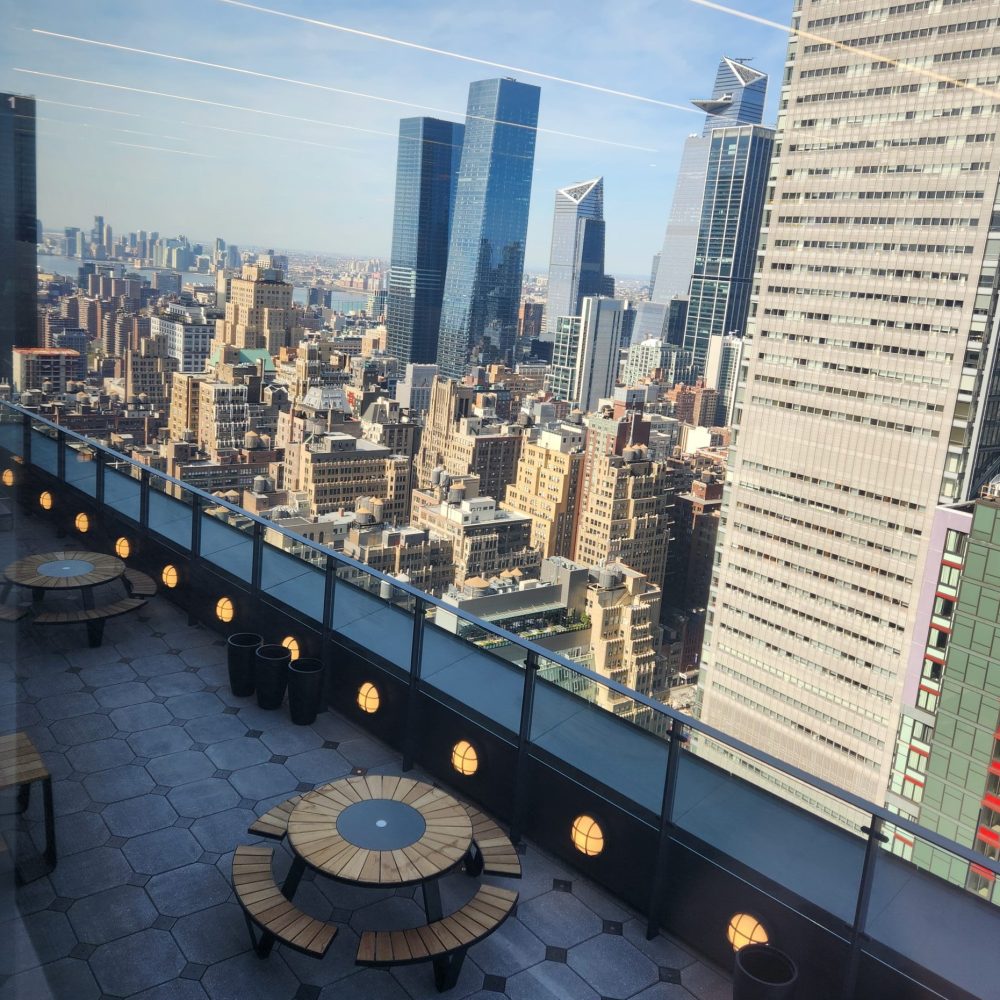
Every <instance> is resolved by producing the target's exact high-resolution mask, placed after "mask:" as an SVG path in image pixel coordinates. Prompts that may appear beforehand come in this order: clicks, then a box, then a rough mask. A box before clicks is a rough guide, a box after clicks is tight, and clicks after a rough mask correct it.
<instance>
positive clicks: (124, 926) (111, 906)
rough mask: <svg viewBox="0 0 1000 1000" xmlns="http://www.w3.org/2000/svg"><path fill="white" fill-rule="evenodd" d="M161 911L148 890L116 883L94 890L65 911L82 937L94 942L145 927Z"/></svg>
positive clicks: (150, 923) (122, 935) (108, 939)
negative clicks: (148, 894)
mask: <svg viewBox="0 0 1000 1000" xmlns="http://www.w3.org/2000/svg"><path fill="white" fill-rule="evenodd" d="M158 915H159V914H158V913H157V911H156V907H155V906H153V904H152V903H151V902H150V901H149V897H148V896H147V895H146V893H145V892H143V890H142V889H140V888H139V887H138V886H134V885H116V886H113V887H112V888H110V889H104V890H103V891H101V892H95V893H94V895H92V896H88V897H87V898H86V899H79V900H77V901H76V902H75V903H74V904H73V905H72V906H71V907H70V908H69V910H67V911H66V916H67V917H69V921H70V923H71V924H72V925H73V929H74V930H75V931H76V936H77V937H78V938H79V939H80V941H82V942H83V943H84V944H94V945H99V944H106V943H107V942H108V941H115V940H117V939H118V938H120V937H125V936H126V935H128V934H134V933H135V932H136V931H140V930H145V929H146V928H147V927H150V926H152V923H153V921H154V920H156V918H157V916H158Z"/></svg>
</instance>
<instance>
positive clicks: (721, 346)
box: [705, 333, 743, 427]
mask: <svg viewBox="0 0 1000 1000" xmlns="http://www.w3.org/2000/svg"><path fill="white" fill-rule="evenodd" d="M742 360H743V338H742V337H736V336H734V335H733V334H731V333H726V334H722V333H714V334H712V336H711V337H709V339H708V354H707V356H706V358H705V385H707V386H708V388H709V389H714V390H715V391H716V392H717V393H718V394H719V401H718V410H717V411H716V415H715V425H716V426H717V427H727V426H728V425H729V422H730V421H731V420H732V417H733V411H734V409H735V403H736V387H737V385H738V383H739V377H740V362H741V361H742Z"/></svg>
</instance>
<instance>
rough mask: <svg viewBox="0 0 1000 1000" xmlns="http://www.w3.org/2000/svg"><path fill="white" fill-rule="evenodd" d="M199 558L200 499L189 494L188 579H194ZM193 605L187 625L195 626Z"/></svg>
mask: <svg viewBox="0 0 1000 1000" xmlns="http://www.w3.org/2000/svg"><path fill="white" fill-rule="evenodd" d="M200 558H201V497H199V496H198V495H197V494H196V493H192V494H191V556H190V558H189V559H188V579H189V580H191V581H193V580H194V579H195V568H196V567H197V565H198V561H199V559H200ZM197 624H198V618H197V617H196V616H195V614H194V606H193V604H189V605H188V625H197Z"/></svg>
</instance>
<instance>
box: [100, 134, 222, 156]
mask: <svg viewBox="0 0 1000 1000" xmlns="http://www.w3.org/2000/svg"><path fill="white" fill-rule="evenodd" d="M109 142H110V143H111V145H112V146H130V147H131V148H132V149H152V150H154V151H155V152H157V153H177V154H178V155H179V156H200V157H202V159H205V160H214V159H215V157H214V156H212V154H211V153H189V152H188V151H187V150H184V149H171V148H170V147H169V146H144V145H143V144H142V143H138V142H119V141H118V140H117V139H110V140H109Z"/></svg>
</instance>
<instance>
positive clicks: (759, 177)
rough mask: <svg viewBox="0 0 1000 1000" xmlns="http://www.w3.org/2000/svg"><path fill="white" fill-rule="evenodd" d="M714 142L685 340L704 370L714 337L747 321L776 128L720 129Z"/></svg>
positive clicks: (714, 134) (740, 329)
mask: <svg viewBox="0 0 1000 1000" xmlns="http://www.w3.org/2000/svg"><path fill="white" fill-rule="evenodd" d="M710 142H711V147H710V150H709V154H708V173H707V175H706V178H705V191H704V196H703V199H702V206H701V223H700V225H699V228H698V244H697V248H696V251H695V256H694V270H693V273H692V275H691V286H690V287H691V291H690V297H689V301H688V307H687V318H686V322H685V327H684V340H683V347H684V350H686V351H688V352H689V353H690V354H691V359H692V363H693V365H694V370H695V371H696V372H698V373H701V372H703V371H704V370H705V360H706V356H707V354H708V341H709V337H711V336H713V335H714V334H722V333H729V332H730V331H732V330H735V331H737V332H738V333H740V334H742V332H743V329H744V327H745V326H746V320H747V312H748V311H749V309H750V288H751V285H752V282H753V272H754V265H755V264H756V260H757V243H758V240H759V238H760V224H761V215H762V213H763V210H764V193H765V189H766V186H767V173H768V165H769V164H770V162H771V149H772V146H773V145H774V130H773V129H769V128H764V127H763V126H761V125H737V126H733V127H731V128H717V129H715V130H714V131H713V132H712V134H711V139H710Z"/></svg>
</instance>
